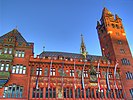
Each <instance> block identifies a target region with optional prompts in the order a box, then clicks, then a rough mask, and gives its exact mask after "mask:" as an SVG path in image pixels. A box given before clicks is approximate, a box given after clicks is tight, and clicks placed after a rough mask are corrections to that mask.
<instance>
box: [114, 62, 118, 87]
mask: <svg viewBox="0 0 133 100" xmlns="http://www.w3.org/2000/svg"><path fill="white" fill-rule="evenodd" d="M117 66H118V62H116V64H115V69H114V85H115V88H116V89H118V87H117V84H116V69H117Z"/></svg>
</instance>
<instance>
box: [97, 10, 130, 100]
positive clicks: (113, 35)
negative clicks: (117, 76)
mask: <svg viewBox="0 0 133 100" xmlns="http://www.w3.org/2000/svg"><path fill="white" fill-rule="evenodd" d="M96 29H97V32H98V37H99V41H100V45H101V50H102V55H103V56H105V57H107V58H108V59H109V60H110V61H116V60H117V61H118V62H119V68H120V69H121V71H120V73H121V80H122V83H123V90H125V91H124V92H125V96H126V99H128V100H129V99H131V98H132V97H131V92H132V90H133V58H132V54H131V51H130V48H129V45H128V41H127V38H126V33H125V30H124V26H123V24H122V19H121V18H120V17H119V16H118V15H117V14H115V16H114V15H113V14H112V13H111V12H110V11H109V10H107V9H106V8H104V9H103V11H102V17H101V19H100V21H97V27H96Z"/></svg>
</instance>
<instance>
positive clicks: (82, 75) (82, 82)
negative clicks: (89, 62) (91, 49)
mask: <svg viewBox="0 0 133 100" xmlns="http://www.w3.org/2000/svg"><path fill="white" fill-rule="evenodd" d="M85 64H86V62H84V66H83V70H82V74H81V85H82V89H83V90H84V88H85V84H84V68H85Z"/></svg>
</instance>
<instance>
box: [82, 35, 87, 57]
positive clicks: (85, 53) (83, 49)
mask: <svg viewBox="0 0 133 100" xmlns="http://www.w3.org/2000/svg"><path fill="white" fill-rule="evenodd" d="M80 53H81V54H82V55H83V56H84V58H86V55H87V52H86V46H85V43H84V38H83V35H82V34H81V46H80Z"/></svg>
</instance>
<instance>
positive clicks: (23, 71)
mask: <svg viewBox="0 0 133 100" xmlns="http://www.w3.org/2000/svg"><path fill="white" fill-rule="evenodd" d="M12 73H13V74H26V67H25V66H23V65H16V66H13V67H12Z"/></svg>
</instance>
